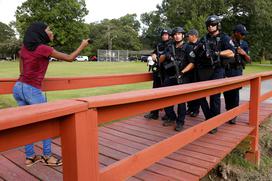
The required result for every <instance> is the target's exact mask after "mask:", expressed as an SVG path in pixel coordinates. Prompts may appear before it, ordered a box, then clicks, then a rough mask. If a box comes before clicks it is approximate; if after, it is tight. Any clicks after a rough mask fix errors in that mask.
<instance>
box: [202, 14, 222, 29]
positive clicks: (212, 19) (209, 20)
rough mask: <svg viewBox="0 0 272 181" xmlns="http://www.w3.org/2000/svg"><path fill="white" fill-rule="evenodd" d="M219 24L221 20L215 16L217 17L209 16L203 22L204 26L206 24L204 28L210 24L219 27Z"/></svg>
mask: <svg viewBox="0 0 272 181" xmlns="http://www.w3.org/2000/svg"><path fill="white" fill-rule="evenodd" d="M220 22H221V18H220V17H219V16H217V15H211V16H208V18H207V19H206V21H205V24H206V27H208V26H209V25H211V24H217V25H219V24H220Z"/></svg>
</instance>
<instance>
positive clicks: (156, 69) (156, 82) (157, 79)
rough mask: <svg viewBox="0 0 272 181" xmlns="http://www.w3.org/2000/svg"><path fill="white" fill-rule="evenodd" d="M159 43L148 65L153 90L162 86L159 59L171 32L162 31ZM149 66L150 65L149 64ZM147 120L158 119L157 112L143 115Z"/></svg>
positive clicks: (164, 117) (161, 70)
mask: <svg viewBox="0 0 272 181" xmlns="http://www.w3.org/2000/svg"><path fill="white" fill-rule="evenodd" d="M160 35H161V42H160V43H158V44H157V45H156V48H155V50H154V51H153V52H152V54H151V57H149V58H151V60H149V61H152V64H151V65H149V69H151V70H152V73H153V74H152V75H153V88H158V87H161V86H162V82H163V77H162V75H163V73H162V72H163V68H162V67H161V66H160V64H159V61H158V59H159V57H160V56H161V55H162V54H163V53H164V51H165V47H166V46H167V43H168V41H169V39H170V35H171V30H168V29H163V30H162V31H161V34H160ZM149 64H150V63H149ZM144 117H145V118H147V119H158V118H159V110H153V111H151V112H150V113H149V114H146V115H144ZM163 119H167V117H166V116H163Z"/></svg>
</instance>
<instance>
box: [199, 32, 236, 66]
mask: <svg viewBox="0 0 272 181" xmlns="http://www.w3.org/2000/svg"><path fill="white" fill-rule="evenodd" d="M200 42H201V43H202V44H203V46H204V49H205V50H207V47H206V45H209V48H210V49H211V50H212V51H214V52H220V51H224V50H231V51H233V53H235V48H234V43H233V41H232V39H231V38H230V37H229V36H228V35H227V34H225V33H221V32H220V33H219V34H218V35H216V36H211V35H210V34H207V35H205V36H204V37H202V38H201V40H200ZM220 59H221V61H222V62H228V61H229V59H230V58H226V57H220Z"/></svg>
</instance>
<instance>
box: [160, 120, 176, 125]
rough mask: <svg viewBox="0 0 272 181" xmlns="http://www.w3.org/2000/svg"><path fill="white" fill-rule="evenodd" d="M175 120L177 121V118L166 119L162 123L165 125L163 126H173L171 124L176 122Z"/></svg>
mask: <svg viewBox="0 0 272 181" xmlns="http://www.w3.org/2000/svg"><path fill="white" fill-rule="evenodd" d="M175 121H176V120H172V119H167V120H165V121H164V122H163V123H162V125H163V126H171V125H173V124H175Z"/></svg>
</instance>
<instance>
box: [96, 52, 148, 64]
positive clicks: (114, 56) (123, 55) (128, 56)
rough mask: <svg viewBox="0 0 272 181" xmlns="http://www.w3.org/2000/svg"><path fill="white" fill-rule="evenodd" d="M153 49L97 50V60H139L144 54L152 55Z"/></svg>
mask: <svg viewBox="0 0 272 181" xmlns="http://www.w3.org/2000/svg"><path fill="white" fill-rule="evenodd" d="M151 53H152V50H143V51H129V50H100V49H99V50H97V61H107V62H119V61H137V60H141V59H142V57H143V56H147V55H150V54H151Z"/></svg>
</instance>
